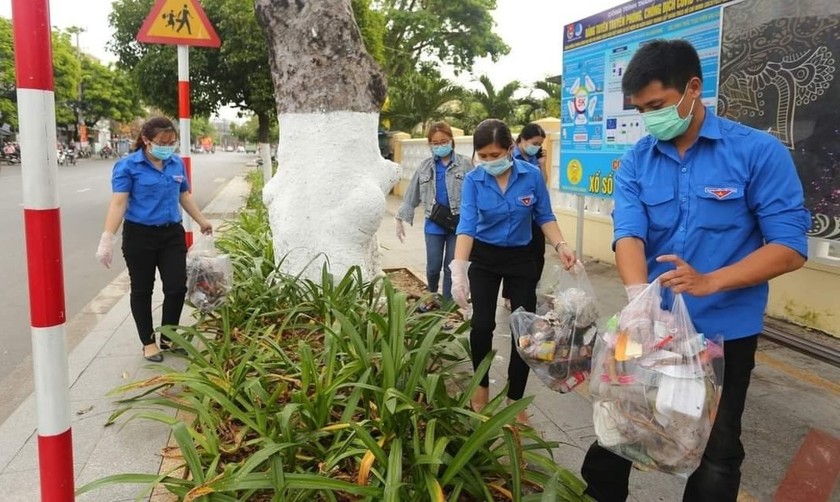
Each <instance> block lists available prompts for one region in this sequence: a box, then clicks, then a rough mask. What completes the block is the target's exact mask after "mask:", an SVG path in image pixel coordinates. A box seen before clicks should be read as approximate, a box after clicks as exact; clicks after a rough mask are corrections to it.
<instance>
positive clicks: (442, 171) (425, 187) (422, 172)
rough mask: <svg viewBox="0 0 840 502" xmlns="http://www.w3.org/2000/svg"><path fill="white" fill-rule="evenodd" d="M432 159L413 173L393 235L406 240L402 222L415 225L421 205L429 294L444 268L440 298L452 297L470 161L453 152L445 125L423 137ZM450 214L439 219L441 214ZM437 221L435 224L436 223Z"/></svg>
mask: <svg viewBox="0 0 840 502" xmlns="http://www.w3.org/2000/svg"><path fill="white" fill-rule="evenodd" d="M426 138H427V139H428V141H429V147H430V148H431V151H432V156H431V157H429V158H428V159H426V160H424V161H423V162H422V163H421V164H420V167H418V168H417V170H416V171H414V176H412V178H411V181H410V182H409V184H408V189H407V190H406V194H405V196H404V197H403V203H402V205H401V206H400V208H399V210H398V211H397V216H396V232H397V237H398V238H399V239H400V242H402V241H403V240H404V239H405V227H404V225H403V222H408V224H409V225H411V224H413V222H414V209H415V208H416V207H417V206H419V205H420V204H421V203H422V204H423V213H424V215H425V219H426V222H425V227H424V233H425V235H426V282H427V284H428V288H429V291H430V292H432V293H436V292H437V290H438V283H439V282H440V271H441V268H443V296H444V298H446V299H451V298H452V292H451V290H452V277H451V275H450V271H449V263H450V262H451V261H452V256H453V255H454V253H455V226H457V219H458V213H459V211H460V208H461V185H462V184H463V181H464V175H465V174H466V173H467V172H468V171H470V170H472V168H473V165H472V162H470V159H469V158H467V157H465V156H463V155H460V154H457V153H455V151H454V149H455V138H454V137H453V135H452V128H450V127H449V124H447V123H446V122H437V123H435V124H432V126H431V127H430V128H429V132H428V134H427V135H426ZM441 213H442V214H443V215H444V216H446V215H452V217H451V218H447V219H442V218H440V217H439V215H440V214H441ZM435 220H438V221H435ZM434 307H435V304H434V303H429V304H426V305H422V306H421V307H420V310H421V311H427V310H429V309H431V308H434Z"/></svg>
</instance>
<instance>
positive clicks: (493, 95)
mask: <svg viewBox="0 0 840 502" xmlns="http://www.w3.org/2000/svg"><path fill="white" fill-rule="evenodd" d="M478 81H479V82H480V83H481V85H482V86H483V87H484V89H483V90H478V91H473V92H472V98H473V99H474V100H475V101H477V102H478V103H480V104H481V106H482V107H483V108H484V111H485V112H486V114H487V117H486V118H490V117H492V118H495V119H499V120H503V121H505V122H507V121H510V120H511V119H514V118H515V115H516V108H517V107H518V106H519V101H518V100H516V99H514V98H513V94H514V93H515V92H516V91H518V90H519V89H521V88H522V85H521V84H520V83H519V81H518V80H514V81H513V82H510V83H508V84H506V85H505V86H504V87H502V88H501V89H499V90H498V91H496V88H495V87H494V86H493V83H492V82H490V79H489V78H488V77H487V75H482V76H480V77H478Z"/></svg>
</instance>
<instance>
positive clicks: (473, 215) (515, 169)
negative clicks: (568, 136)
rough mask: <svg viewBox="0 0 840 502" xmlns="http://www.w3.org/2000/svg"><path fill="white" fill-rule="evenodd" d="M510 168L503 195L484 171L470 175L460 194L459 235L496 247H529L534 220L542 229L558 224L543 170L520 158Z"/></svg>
mask: <svg viewBox="0 0 840 502" xmlns="http://www.w3.org/2000/svg"><path fill="white" fill-rule="evenodd" d="M511 169H512V171H511V173H510V179H509V180H508V185H507V189H506V190H505V192H504V193H502V191H501V190H500V189H499V184H498V183H497V182H496V179H495V178H494V177H493V176H492V175H490V174H488V173H487V171H485V170H484V169H481V168H478V169H473V170H472V171H470V172H469V173H467V175H466V176H465V177H464V187H463V190H462V192H461V213H460V214H461V220H460V222H459V223H458V232H457V233H458V234H459V235H460V234H463V235H468V236H470V237H472V238H474V239H476V240H479V241H481V242H484V243H487V244H493V245H494V246H503V247H517V246H526V245H528V243H530V242H531V222H532V221H534V222H536V223H537V225H540V226H542V225H544V224H546V223H548V222H550V221H556V218H555V216H554V213H553V212H552V211H551V200H550V198H549V195H548V188H546V186H545V183H544V182H543V179H542V174H541V173H540V170H539V169H537V168H536V167H534V166H533V165H531V164H528V163H527V162H523V161H521V160H518V159H514V161H513V166H512V167H511Z"/></svg>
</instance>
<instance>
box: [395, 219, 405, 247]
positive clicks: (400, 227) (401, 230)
mask: <svg viewBox="0 0 840 502" xmlns="http://www.w3.org/2000/svg"><path fill="white" fill-rule="evenodd" d="M394 221H395V222H396V232H397V239H399V240H400V242H405V225H404V224H403V221H402V220H399V219H394Z"/></svg>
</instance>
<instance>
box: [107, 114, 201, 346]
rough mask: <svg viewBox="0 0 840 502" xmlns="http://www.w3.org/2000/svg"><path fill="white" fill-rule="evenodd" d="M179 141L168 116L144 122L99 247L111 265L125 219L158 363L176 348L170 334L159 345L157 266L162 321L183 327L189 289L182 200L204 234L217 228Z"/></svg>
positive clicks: (138, 303) (139, 302) (138, 294)
mask: <svg viewBox="0 0 840 502" xmlns="http://www.w3.org/2000/svg"><path fill="white" fill-rule="evenodd" d="M177 141H178V138H177V135H176V134H175V127H174V126H173V125H172V122H171V121H170V120H169V119H168V118H165V117H154V118H151V119H149V120H148V121H146V123H145V124H143V127H142V129H141V132H140V135H139V136H138V137H137V141H136V142H135V144H134V153H132V154H130V155H129V156H128V157H125V158H124V159H121V160H120V161H118V162H117V164H116V165H115V166H114V172H113V174H112V176H111V186H112V189H113V195H112V196H111V203H110V205H109V207H108V214H107V216H106V217H105V231H104V232H102V237H101V238H100V240H99V248H98V249H97V251H96V258H97V259H98V260H99V261H100V262H101V263H102V264H103V265H104V266H105V267H106V268H110V267H111V262H112V260H113V257H114V244H115V243H116V240H117V237H116V235H115V234H116V232H117V229H118V228H119V226H120V223H122V222H123V221H125V223H124V224H123V242H122V251H123V257H124V258H125V264H126V266H127V268H128V275H129V277H130V279H131V315H132V316H133V317H134V323H135V324H136V326H137V332H138V334H139V335H140V342H141V343H142V344H143V357H145V358H146V359H147V360H149V361H152V362H160V361H162V360H163V354H161V350H167V349H169V348H170V344H169V340H168V339H167V338H166V337H165V336H161V340H160V348H158V346H157V345H156V344H155V335H154V327H153V324H152V289H153V287H154V284H155V270H157V271H159V272H160V278H161V281H163V295H164V298H163V309H162V310H163V314H162V318H161V325H164V326H175V325H178V323H179V322H180V319H181V310H182V309H183V307H184V296H185V295H186V292H187V271H186V256H187V245H186V241H185V240H184V239H185V237H184V227H183V226H182V225H181V211H180V208H179V207H178V206H179V203H180V206H181V207H183V208H184V210H185V211H186V212H187V213H188V214H189V215H190V217H192V218H193V219H194V220H195V221H196V222H197V223H198V225H199V227H200V228H201V232H202V233H204V234H210V233H212V232H213V226H212V225H211V224H210V222H209V221H207V219H206V218H205V217H204V216H203V215H202V214H201V211H200V210H199V209H198V206H196V204H195V201H194V200H193V198H192V195H190V192H189V189H190V187H189V184H188V182H187V175H186V168H185V167H184V162H183V161H182V160H181V158H180V157H178V156H177V155H174V153H175V149H176V145H177Z"/></svg>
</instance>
